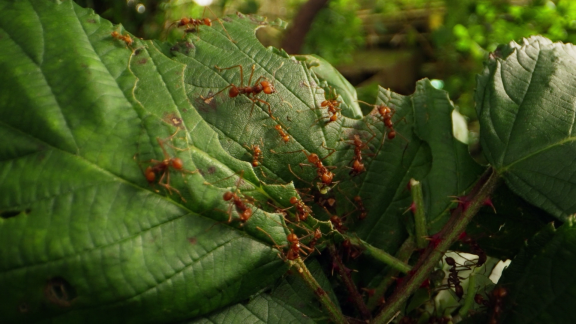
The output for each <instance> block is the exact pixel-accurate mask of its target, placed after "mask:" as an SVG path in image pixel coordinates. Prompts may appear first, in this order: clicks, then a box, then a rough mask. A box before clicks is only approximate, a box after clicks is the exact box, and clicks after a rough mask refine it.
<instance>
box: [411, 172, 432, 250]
mask: <svg viewBox="0 0 576 324" xmlns="http://www.w3.org/2000/svg"><path fill="white" fill-rule="evenodd" d="M410 188H411V189H410V190H411V192H412V203H413V204H414V210H413V212H414V224H415V227H416V245H417V246H418V248H419V249H424V248H426V246H427V245H428V241H427V240H426V238H427V237H428V229H427V227H426V215H425V213H424V197H423V195H422V185H421V184H420V182H418V181H416V180H414V179H410Z"/></svg>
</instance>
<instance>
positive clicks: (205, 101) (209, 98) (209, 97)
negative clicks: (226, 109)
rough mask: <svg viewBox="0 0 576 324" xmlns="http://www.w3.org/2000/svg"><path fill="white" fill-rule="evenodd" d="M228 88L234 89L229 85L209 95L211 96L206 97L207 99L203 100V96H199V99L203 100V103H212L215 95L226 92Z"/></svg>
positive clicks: (232, 85)
mask: <svg viewBox="0 0 576 324" xmlns="http://www.w3.org/2000/svg"><path fill="white" fill-rule="evenodd" d="M230 87H234V84H233V83H231V84H230V85H228V86H226V87H224V89H222V90H220V91H218V92H216V93H215V94H213V95H211V96H208V97H206V98H204V97H203V96H200V99H202V100H204V103H206V104H209V103H210V101H212V99H213V98H214V97H216V96H217V95H219V94H220V93H222V92H224V90H226V89H228V88H230Z"/></svg>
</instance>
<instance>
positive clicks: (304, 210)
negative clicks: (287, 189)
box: [290, 197, 312, 221]
mask: <svg viewBox="0 0 576 324" xmlns="http://www.w3.org/2000/svg"><path fill="white" fill-rule="evenodd" d="M290 203H291V204H292V205H294V207H296V221H305V220H306V219H307V218H308V215H310V214H311V213H312V209H310V207H308V206H306V204H305V203H304V202H303V201H302V200H300V199H298V198H296V197H291V198H290Z"/></svg>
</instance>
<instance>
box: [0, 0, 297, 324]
mask: <svg viewBox="0 0 576 324" xmlns="http://www.w3.org/2000/svg"><path fill="white" fill-rule="evenodd" d="M0 7H1V9H2V10H1V12H0V22H1V23H0V47H1V48H2V49H3V50H2V51H1V53H0V66H1V68H2V71H3V73H2V74H1V76H0V83H1V84H2V85H3V86H2V88H1V89H0V107H2V108H1V109H0V115H1V117H0V120H2V122H1V123H0V133H1V134H2V135H3V138H4V139H5V140H4V141H2V144H0V156H1V157H2V158H1V160H0V161H1V162H0V174H2V176H1V177H0V191H1V192H3V195H2V198H1V199H0V210H2V211H10V212H11V213H8V214H6V213H3V214H2V215H3V218H2V219H0V242H1V244H2V245H3V246H5V247H6V248H5V249H2V250H1V251H0V259H1V261H0V286H1V287H3V288H4V292H5V294H3V297H0V300H1V306H0V313H1V314H3V319H4V320H6V321H8V322H34V321H38V320H41V319H49V318H50V319H52V320H55V321H74V322H86V321H93V322H102V321H112V322H125V321H126V320H127V319H130V320H131V321H145V322H150V321H160V320H162V321H170V320H179V319H184V318H189V317H191V316H194V315H200V314H205V313H208V312H210V311H213V310H215V309H218V308H220V307H222V306H225V305H228V304H230V303H234V302H238V301H240V300H243V299H245V298H247V297H248V296H250V295H251V294H253V293H255V292H257V291H259V290H260V289H262V288H264V287H266V286H267V285H269V284H271V283H272V282H274V280H275V279H277V278H279V277H280V276H281V275H282V274H283V273H284V272H285V271H286V265H285V264H284V263H283V262H282V261H281V260H280V259H279V258H278V257H277V252H276V251H275V250H274V249H272V248H271V247H270V238H269V237H268V236H266V235H265V234H264V233H262V232H261V231H260V230H258V228H257V227H259V228H262V229H264V230H265V231H266V232H267V233H268V234H270V235H271V236H272V237H274V239H275V241H276V242H278V244H282V243H283V242H285V241H286V239H285V237H286V236H285V235H286V234H285V232H286V230H285V229H284V228H283V227H282V226H281V225H280V220H281V216H280V215H277V214H268V213H264V212H263V211H260V210H258V209H256V208H255V207H252V208H253V210H254V215H253V216H252V218H251V219H250V222H248V223H247V224H246V225H245V226H244V227H240V226H239V224H238V222H237V221H235V222H232V223H230V224H228V223H226V222H225V221H226V220H227V219H228V212H227V210H228V209H229V206H230V205H229V203H228V202H226V201H224V200H223V199H222V195H223V193H224V192H225V191H227V190H231V189H233V187H234V186H235V185H236V184H237V183H238V184H240V183H239V182H238V181H237V179H238V176H237V172H240V171H243V174H244V181H243V182H242V183H241V185H240V186H241V189H243V190H245V191H246V192H254V193H255V194H259V195H261V196H264V197H269V198H270V199H274V198H275V197H284V199H287V198H286V197H289V196H290V195H291V194H293V190H291V189H290V188H289V187H286V188H284V189H283V188H280V187H275V188H271V187H269V186H265V185H261V184H260V183H259V182H258V180H257V178H256V177H255V175H254V173H253V172H252V169H251V168H250V167H249V164H247V163H244V162H241V161H237V160H235V159H233V158H231V157H229V156H228V154H227V153H226V152H225V151H224V150H222V148H221V147H220V145H219V143H218V140H217V135H216V134H215V133H214V132H213V131H212V130H211V128H210V127H208V125H206V124H205V122H204V121H203V120H202V119H201V118H200V117H199V116H198V115H197V114H196V112H195V111H194V108H193V107H192V106H191V105H190V103H189V102H188V101H187V99H186V95H185V92H184V87H183V75H184V74H183V72H184V66H182V65H181V64H179V63H176V62H174V61H172V60H170V59H169V58H167V57H166V56H164V55H163V54H162V53H161V52H160V51H159V50H158V49H157V48H156V47H155V46H154V45H153V43H152V42H149V41H146V42H145V41H140V40H137V39H136V40H135V43H134V44H133V45H132V47H128V46H126V44H125V43H124V42H122V41H120V40H117V39H114V38H112V37H111V33H112V31H113V30H116V31H120V29H118V28H113V26H112V25H111V24H110V23H109V22H107V21H104V20H101V19H100V18H99V17H98V16H96V15H95V14H93V13H92V12H91V11H89V10H85V9H81V8H79V7H78V6H76V5H75V4H74V3H73V2H71V1H64V2H60V3H56V2H46V1H18V2H6V1H3V2H1V3H0ZM122 34H124V32H122ZM226 41H227V42H229V41H228V40H226ZM180 119H181V120H180ZM175 121H177V122H176V123H175ZM178 129H180V131H179V132H178V133H177V134H176V135H175V136H174V138H173V139H170V137H169V136H170V135H171V134H173V133H175V132H176V130H178ZM157 139H165V143H166V144H164V146H165V149H166V150H167V151H168V153H167V154H168V155H169V156H170V157H172V156H178V157H179V158H181V159H182V160H183V164H184V168H185V169H186V170H189V171H195V170H198V171H201V172H196V173H194V174H190V173H182V174H178V173H180V172H176V171H174V170H172V171H171V173H172V176H171V177H170V182H169V185H170V187H172V188H174V189H175V190H178V191H179V192H180V193H181V194H182V196H180V195H178V194H177V193H176V192H175V191H174V190H171V192H170V191H168V190H165V188H163V187H161V186H159V185H157V184H156V185H155V186H150V185H149V184H148V183H147V181H146V179H145V177H144V175H143V173H142V169H143V168H145V167H146V166H149V165H153V164H154V163H153V162H150V161H147V160H150V159H163V158H165V156H164V154H163V151H162V148H161V147H160V145H159V143H158V141H157ZM202 174H204V175H206V176H205V177H203V176H202ZM230 175H233V177H232V178H230V179H228V180H227V181H228V186H227V187H226V185H227V183H226V182H224V181H222V182H221V183H218V184H219V185H220V186H222V187H226V189H220V188H217V187H216V186H214V185H210V184H205V181H209V182H214V179H222V178H224V177H229V176H230ZM157 176H158V177H160V176H161V172H159V174H158V175H157ZM157 180H158V179H157ZM164 180H165V181H168V180H167V179H166V178H164ZM267 190H270V192H272V193H273V194H274V197H272V196H271V194H268V193H267ZM18 211H24V212H22V213H19V214H18ZM14 214H17V216H14V217H10V218H7V217H5V215H14Z"/></svg>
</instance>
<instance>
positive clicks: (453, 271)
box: [445, 257, 470, 301]
mask: <svg viewBox="0 0 576 324" xmlns="http://www.w3.org/2000/svg"><path fill="white" fill-rule="evenodd" d="M445 260H446V263H447V264H448V265H449V266H450V267H451V268H450V269H449V270H448V272H449V273H450V274H449V275H448V287H450V285H454V293H455V294H456V296H458V301H460V300H461V299H462V296H464V288H462V285H460V279H464V278H462V277H460V276H458V272H459V271H461V270H470V268H469V267H467V266H460V267H459V268H458V266H457V264H456V260H454V258H452V257H446V259H445Z"/></svg>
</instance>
